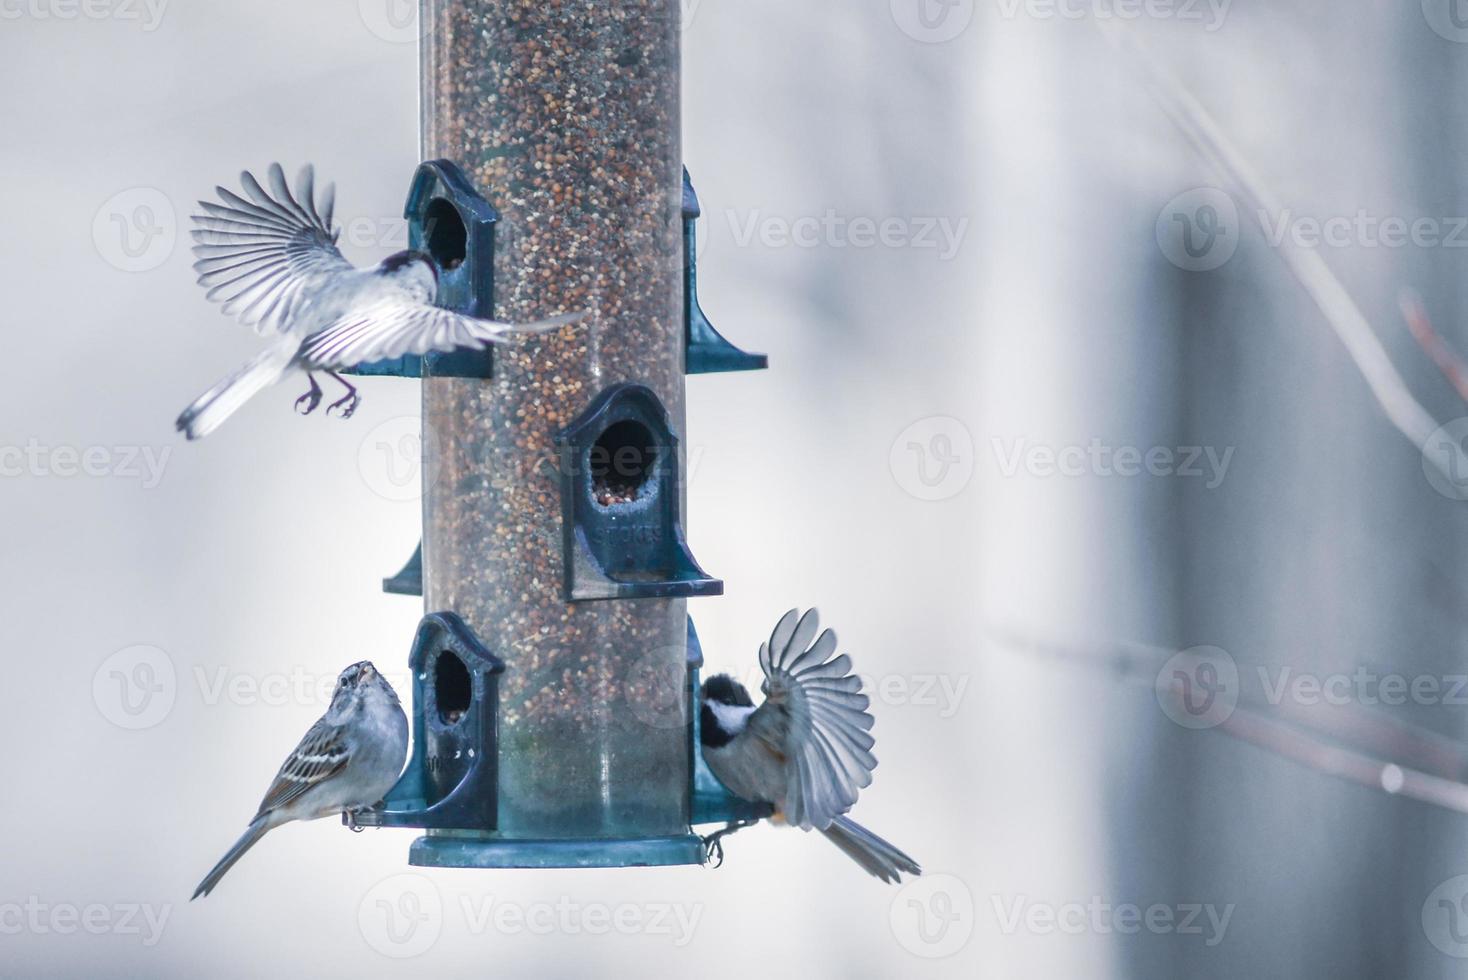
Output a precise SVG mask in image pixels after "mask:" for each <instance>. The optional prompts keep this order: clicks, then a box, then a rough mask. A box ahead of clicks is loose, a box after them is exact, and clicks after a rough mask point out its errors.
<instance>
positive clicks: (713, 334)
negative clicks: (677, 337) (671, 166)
mask: <svg viewBox="0 0 1468 980" xmlns="http://www.w3.org/2000/svg"><path fill="white" fill-rule="evenodd" d="M702 214H703V208H701V207H699V204H698V194H697V193H696V192H695V191H694V189H693V178H692V177H690V176H689V175H688V168H687V167H684V168H683V279H684V287H683V344H684V365H685V369H686V370H687V372H688V373H689V374H717V373H720V372H723V371H760V370H763V369H764V368H767V367H769V366H770V359H769V358H768V357H766V356H765V355H764V354H750V353H746V352H745V351H742V350H740V349H739V348H738V347H735V346H734V345H733V344H731V343H729V341H727V340H725V339H724V336H723V334H721V333H719V332H718V331H717V330H715V329H714V325H713V324H712V323H710V322H709V318H708V317H707V316H705V315H704V312H703V308H702V307H701V306H699V303H698V234H697V221H698V219H699V216H700V215H702Z"/></svg>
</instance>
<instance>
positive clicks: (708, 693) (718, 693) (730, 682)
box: [703, 674, 754, 708]
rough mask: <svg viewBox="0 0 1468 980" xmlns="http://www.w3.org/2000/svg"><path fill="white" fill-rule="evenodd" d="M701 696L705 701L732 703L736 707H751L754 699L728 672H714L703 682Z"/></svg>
mask: <svg viewBox="0 0 1468 980" xmlns="http://www.w3.org/2000/svg"><path fill="white" fill-rule="evenodd" d="M703 697H704V700H706V701H716V702H718V703H719V704H727V705H732V706H734V707H736V708H753V707H754V701H752V700H751V699H750V697H749V692H748V691H746V690H745V689H744V685H743V684H741V683H739V682H738V681H736V680H735V679H734V678H732V677H730V676H729V675H728V674H715V675H714V676H713V677H710V678H709V679H708V680H706V681H704V682H703Z"/></svg>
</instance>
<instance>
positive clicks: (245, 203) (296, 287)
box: [193, 163, 352, 334]
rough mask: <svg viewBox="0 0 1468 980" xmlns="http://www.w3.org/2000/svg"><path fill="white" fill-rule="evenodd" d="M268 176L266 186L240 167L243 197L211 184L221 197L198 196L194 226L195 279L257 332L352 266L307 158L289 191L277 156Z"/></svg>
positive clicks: (330, 190) (285, 320) (281, 328)
mask: <svg viewBox="0 0 1468 980" xmlns="http://www.w3.org/2000/svg"><path fill="white" fill-rule="evenodd" d="M266 180H267V182H268V183H269V185H270V189H269V190H268V191H267V190H266V189H265V188H264V187H261V186H260V182H259V181H258V180H256V179H255V176H254V174H251V173H250V172H249V171H245V172H244V173H243V174H241V175H240V182H241V184H242V185H243V187H244V190H245V193H246V194H247V195H248V196H249V199H248V200H247V199H246V198H244V197H241V196H240V195H238V194H236V193H234V192H233V191H230V190H226V189H225V188H223V187H218V188H215V190H216V191H217V192H218V194H219V200H220V202H222V203H217V204H216V203H213V202H211V201H200V202H199V207H201V208H203V209H204V210H203V213H202V214H196V215H194V230H193V237H194V255H195V256H196V257H197V258H198V261H197V262H195V263H194V270H195V271H196V272H198V273H199V285H201V286H203V287H205V288H206V289H208V290H209V298H210V299H211V300H214V301H215V302H219V303H223V304H224V312H225V313H229V314H232V315H234V316H236V317H238V318H239V320H240V322H241V323H244V324H246V325H247V326H253V327H254V328H255V329H256V330H257V331H258V332H260V333H262V334H268V333H271V332H277V333H283V332H285V331H286V330H287V329H288V328H289V326H290V324H291V321H292V319H293V317H294V315H295V314H296V313H297V312H299V310H300V308H301V306H302V305H303V304H304V303H306V302H308V301H309V299H310V297H311V295H312V294H313V293H314V292H315V291H316V290H317V289H318V288H320V286H321V285H322V284H323V283H325V282H328V281H329V280H330V279H331V278H332V276H334V275H335V274H337V273H340V272H344V271H347V270H350V269H351V268H352V265H351V263H350V262H348V261H347V260H346V259H344V258H343V257H342V254H341V252H339V251H337V247H336V239H337V236H338V234H339V232H338V231H337V230H336V229H335V228H333V227H332V209H333V207H334V205H335V200H336V192H335V189H334V187H333V185H330V184H328V185H327V186H326V190H325V192H324V193H323V194H322V195H321V200H320V202H319V203H318V202H317V200H316V187H315V183H316V178H315V173H314V171H313V170H312V168H311V167H310V166H309V165H308V166H306V167H303V168H302V169H301V173H300V176H298V177H297V178H296V191H295V193H294V194H292V193H291V189H290V187H289V185H287V184H286V180H285V173H284V171H282V170H281V169H280V164H278V163H272V164H271V165H270V169H269V171H268V172H267V174H266Z"/></svg>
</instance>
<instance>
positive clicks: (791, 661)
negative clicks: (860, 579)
mask: <svg viewBox="0 0 1468 980" xmlns="http://www.w3.org/2000/svg"><path fill="white" fill-rule="evenodd" d="M819 629H820V619H819V617H818V616H817V614H816V611H815V610H814V609H812V610H810V611H809V612H807V613H806V614H805V615H804V616H801V615H799V613H798V611H797V610H794V609H792V610H790V611H789V612H788V613H786V614H785V616H784V617H783V618H782V619H781V620H780V622H779V623H778V624H776V626H775V631H774V633H772V634H771V635H770V641H769V642H768V643H766V644H763V645H762V646H761V647H760V651H759V660H760V667H761V668H763V669H764V672H765V682H764V692H765V702H764V704H762V705H760V706H759V708H758V710H756V711H755V712H754V714H753V715H751V716H750V719H749V731H750V732H751V733H752V734H754V735H756V736H758V737H759V738H761V739H763V740H764V741H765V742H766V743H767V744H769V745H770V747H771V748H773V749H774V750H775V751H776V752H777V753H779V754H780V755H782V756H784V757H785V760H786V761H785V770H786V784H785V799H784V801H783V804H782V806H781V813H782V815H783V816H784V818H785V819H786V821H788V822H789V823H791V824H793V825H795V826H798V827H801V828H803V829H806V830H809V829H810V828H812V827H815V828H818V829H824V828H825V827H827V826H829V825H830V823H831V821H832V820H834V819H835V818H836V817H838V816H840V815H841V814H843V813H845V812H846V811H847V810H849V809H851V807H852V805H853V804H854V803H856V798H857V794H858V793H859V792H860V791H861V790H862V789H863V788H864V787H866V786H869V785H871V782H872V770H873V769H875V768H876V767H877V760H876V757H875V756H873V755H872V753H871V749H872V746H873V744H875V741H874V739H873V738H872V736H871V735H870V734H868V733H869V732H870V731H871V728H872V716H871V715H870V714H869V713H868V712H867V710H866V709H867V706H868V705H869V704H870V701H869V699H868V698H867V697H866V695H864V694H862V693H861V678H859V677H857V676H855V675H853V674H852V673H851V658H850V657H848V656H846V655H845V654H842V655H841V656H839V657H834V658H833V657H832V654H834V653H835V652H836V634H835V633H833V632H831V631H830V630H826V631H825V632H824V633H821V634H820V636H819V637H817V636H816V631H817V630H819ZM812 641H814V642H812Z"/></svg>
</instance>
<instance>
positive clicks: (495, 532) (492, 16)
mask: <svg viewBox="0 0 1468 980" xmlns="http://www.w3.org/2000/svg"><path fill="white" fill-rule="evenodd" d="M422 7H423V30H424V41H423V57H422V72H423V81H422V91H423V155H424V158H425V159H433V158H439V157H444V158H448V159H451V160H453V161H455V162H456V163H458V164H459V165H460V166H461V167H462V168H463V169H464V171H465V173H467V174H468V176H469V177H470V179H471V180H472V181H473V182H474V184H475V186H476V187H477V188H478V190H479V192H480V193H481V194H483V195H484V196H485V198H487V199H488V200H489V201H490V203H491V204H493V205H494V207H495V208H497V209H498V211H499V213H500V221H499V223H498V225H497V227H496V232H495V234H496V241H495V310H494V313H495V315H496V316H497V317H498V318H500V319H505V320H510V321H521V322H524V321H531V320H536V319H539V318H542V317H545V316H548V315H550V314H554V313H557V312H562V311H568V312H569V311H588V312H589V314H590V315H589V316H588V318H587V319H586V320H584V321H583V322H581V323H579V324H576V325H574V326H571V327H566V328H562V329H560V330H557V331H555V332H553V333H550V334H544V335H538V336H532V337H528V338H525V339H520V340H515V341H512V342H510V343H508V344H504V345H501V346H499V347H497V348H496V349H495V351H494V370H493V377H492V379H490V380H487V381H485V380H469V379H453V378H440V377H425V379H424V382H423V411H424V422H425V440H424V443H425V456H426V460H425V462H426V467H425V472H426V473H427V474H428V477H427V479H426V480H425V484H426V487H425V497H424V552H423V560H424V576H425V577H424V598H425V604H426V607H427V609H428V610H429V611H430V612H433V611H439V610H449V611H453V612H456V613H458V614H459V615H460V616H461V617H462V618H463V619H464V621H465V622H467V623H468V624H469V625H470V626H471V627H472V628H473V629H474V630H475V632H476V633H477V634H478V636H479V638H480V639H481V640H482V641H483V642H484V644H485V645H486V646H487V647H488V648H489V649H490V650H492V651H493V652H494V653H495V654H496V655H497V656H498V657H499V658H500V659H502V660H503V661H504V663H505V665H506V669H505V672H504V674H503V676H502V677H501V680H500V684H499V698H500V703H499V706H498V712H499V785H500V793H499V814H498V831H497V834H496V837H497V838H500V839H506V838H508V839H547V838H550V839H571V840H577V839H596V838H650V837H664V836H673V835H686V834H687V833H688V818H689V813H688V806H689V804H688V793H689V768H690V758H689V745H688V740H687V725H688V722H689V719H688V716H687V715H688V711H687V704H686V700H685V699H683V698H679V697H674V698H671V699H670V698H668V697H667V696H666V689H667V686H668V679H669V678H678V677H681V676H682V674H683V671H684V669H685V662H684V657H685V650H686V645H685V638H686V609H685V604H684V601H683V600H681V599H669V598H651V599H635V600H613V601H599V602H574V603H573V602H569V601H568V600H567V597H566V594H565V588H564V578H563V555H562V529H561V521H562V500H561V488H560V482H559V469H558V461H557V450H556V442H555V438H556V434H557V433H558V432H559V431H560V430H561V429H563V428H565V427H566V426H568V425H569V424H570V423H571V422H573V421H574V420H575V419H576V418H577V416H578V415H580V414H581V413H582V412H583V411H584V410H585V409H586V408H587V406H588V405H589V404H590V403H591V402H592V400H593V399H594V398H595V397H596V396H597V395H598V394H599V393H600V392H602V391H603V390H605V389H606V388H607V387H608V386H610V385H613V384H616V383H619V382H637V383H640V384H643V385H646V386H647V387H648V388H650V389H652V391H653V392H654V393H655V394H656V395H657V396H658V398H659V399H660V400H661V401H662V403H663V405H664V406H665V408H666V409H667V412H668V414H669V418H670V421H671V424H672V427H673V429H674V431H675V432H676V433H679V434H680V435H681V433H682V432H683V427H684V398H683V383H684V378H683V349H682V251H681V250H682V226H681V217H680V206H681V145H680V123H679V115H680V106H679V35H680V22H679V18H680V5H679V2H678V0H619V2H613V3H609V2H607V0H537V2H534V3H529V2H524V0H424V2H423V5H422ZM428 233H429V235H430V236H431V235H432V229H429V230H428ZM619 438H620V437H619ZM634 442H635V440H634ZM638 449H639V447H636V446H635V445H634V446H633V447H632V450H631V453H632V454H633V455H635V454H636V452H637V451H638ZM646 449H647V450H648V451H651V450H652V447H646ZM678 465H679V466H682V465H683V463H682V462H681V461H680V462H679V463H678ZM628 471H629V472H631V473H632V474H633V475H632V477H631V478H630V479H631V482H632V483H633V484H635V482H636V480H637V475H636V474H637V472H638V467H637V466H632V467H630V468H629V470H628ZM626 482H627V481H626V480H623V481H622V482H620V483H617V484H616V485H615V486H614V487H613V490H614V491H615V493H616V494H622V495H626V494H633V493H635V491H636V487H635V486H630V485H624V484H626ZM608 499H620V498H615V497H609V498H608ZM612 506H616V504H615V503H614V504H612ZM675 687H676V685H675Z"/></svg>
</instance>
